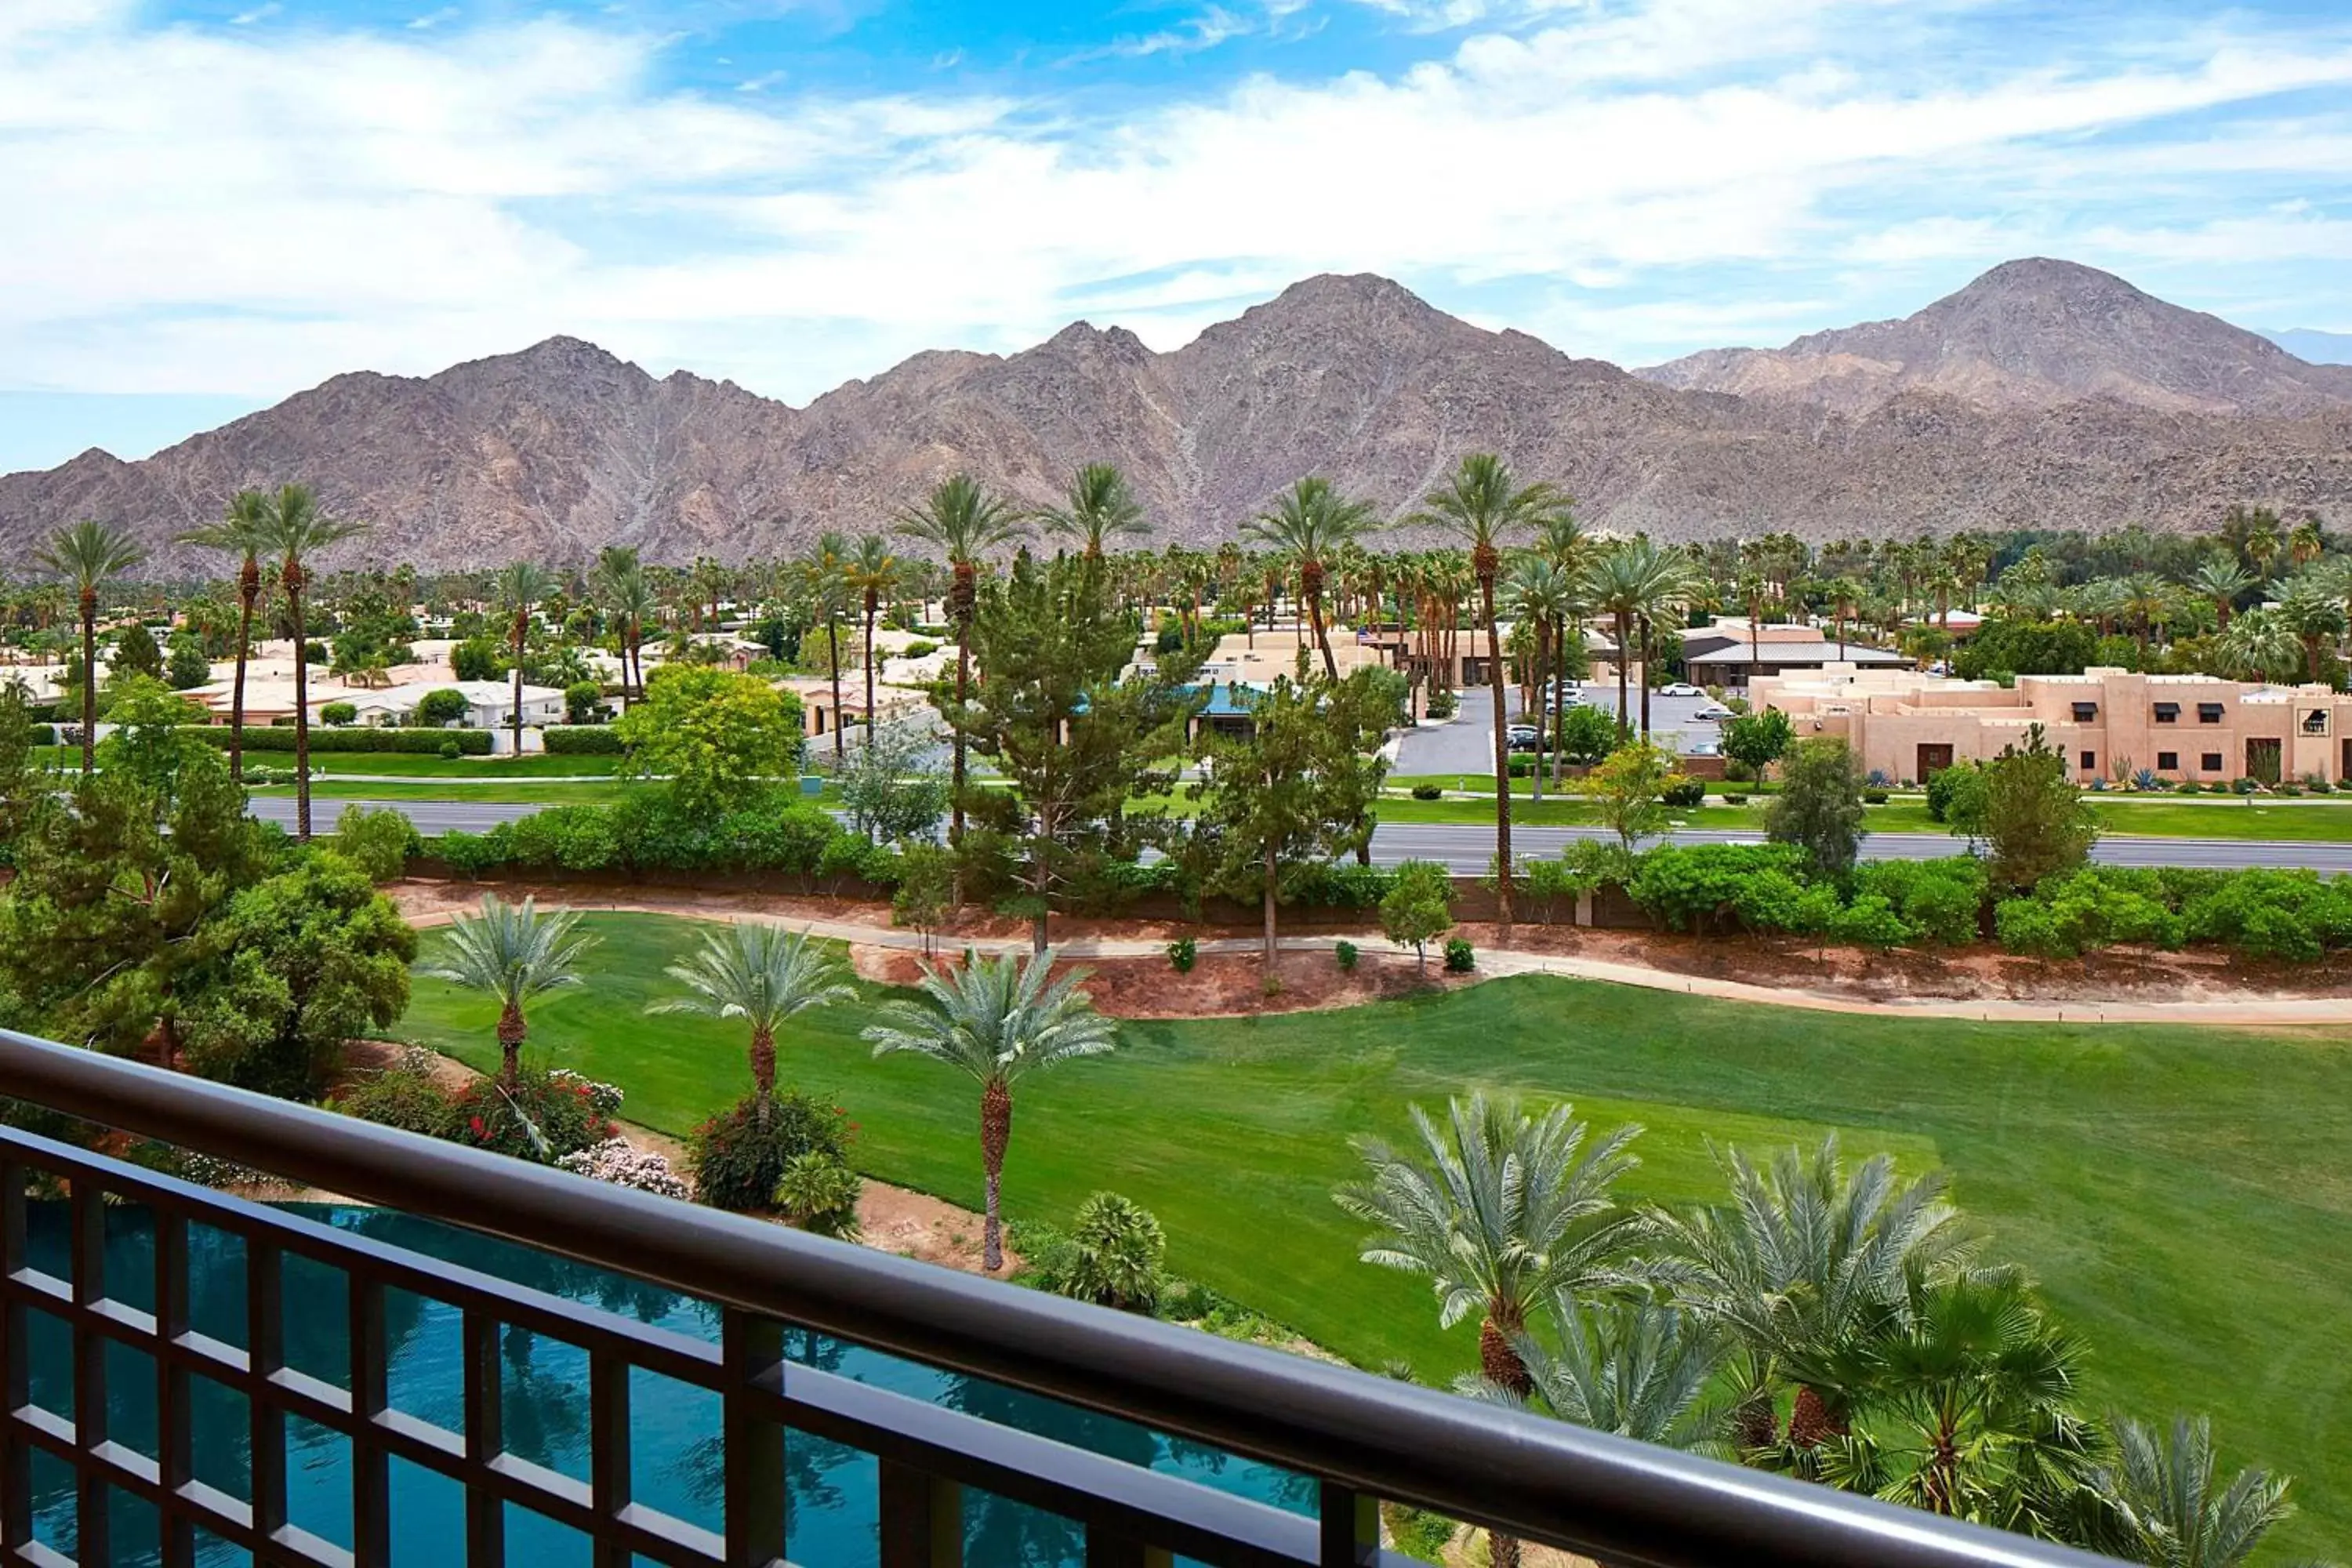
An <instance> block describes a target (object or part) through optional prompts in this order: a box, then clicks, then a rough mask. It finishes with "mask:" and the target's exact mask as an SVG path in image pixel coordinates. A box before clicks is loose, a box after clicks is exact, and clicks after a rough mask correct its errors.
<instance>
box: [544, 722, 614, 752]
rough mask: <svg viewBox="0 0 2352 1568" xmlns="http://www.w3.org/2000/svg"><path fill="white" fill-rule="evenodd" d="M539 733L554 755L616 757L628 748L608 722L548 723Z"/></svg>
mask: <svg viewBox="0 0 2352 1568" xmlns="http://www.w3.org/2000/svg"><path fill="white" fill-rule="evenodd" d="M539 735H540V740H541V742H543V743H544V744H545V746H546V748H547V750H548V752H550V753H551V754H552V755H556V756H573V757H588V756H594V757H617V756H619V755H621V754H622V753H623V752H626V751H627V750H628V749H629V748H628V747H627V746H626V745H625V744H623V743H622V741H621V737H620V735H619V734H618V733H617V732H616V731H614V728H613V727H612V726H611V725H610V724H550V725H548V726H547V727H546V728H545V729H543V730H541V731H540V732H539Z"/></svg>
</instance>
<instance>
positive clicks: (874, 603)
mask: <svg viewBox="0 0 2352 1568" xmlns="http://www.w3.org/2000/svg"><path fill="white" fill-rule="evenodd" d="M841 569H842V573H843V574H844V575H845V576H846V577H847V578H848V579H849V591H850V592H851V593H853V594H855V595H857V596H858V600H859V605H860V607H861V608H862V609H863V610H864V611H865V615H866V647H865V652H866V740H867V741H868V742H871V741H872V740H873V739H874V670H875V667H876V666H877V664H878V663H879V662H880V661H879V660H877V658H875V657H874V621H875V617H876V616H877V615H878V614H879V613H880V611H881V607H882V600H883V597H884V595H889V594H895V593H897V592H898V587H899V584H900V583H901V582H902V581H903V580H904V579H905V577H906V574H907V563H905V562H904V561H901V560H900V559H899V558H898V556H897V555H896V554H894V553H892V552H891V549H890V542H889V541H888V540H887V539H885V538H883V537H882V535H880V534H878V533H869V534H866V535H865V536H863V537H862V538H860V539H859V540H858V542H857V548H856V551H854V552H852V553H851V554H850V556H849V559H848V560H846V561H845V562H843V563H842V568H841Z"/></svg>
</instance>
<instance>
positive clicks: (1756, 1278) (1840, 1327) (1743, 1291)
mask: <svg viewBox="0 0 2352 1568" xmlns="http://www.w3.org/2000/svg"><path fill="white" fill-rule="evenodd" d="M1717 1164H1718V1165H1720V1166H1721V1167H1722V1169H1723V1173H1724V1175H1725V1177H1726V1179H1727V1182H1728V1184H1729V1186H1730V1190H1731V1202H1730V1204H1729V1205H1727V1206H1725V1207H1723V1208H1702V1209H1696V1210H1690V1211H1683V1212H1677V1211H1671V1210H1666V1209H1654V1210H1653V1211H1652V1212H1651V1214H1650V1215H1649V1224H1650V1225H1651V1226H1652V1229H1653V1233H1654V1237H1655V1238H1656V1240H1657V1242H1658V1243H1659V1244H1660V1246H1661V1248H1662V1250H1663V1252H1664V1254H1665V1258H1666V1261H1664V1263H1662V1264H1661V1265H1660V1266H1659V1267H1660V1273H1661V1274H1662V1276H1663V1277H1664V1279H1666V1280H1667V1281H1668V1282H1669V1283H1671V1284H1672V1286H1673V1287H1674V1289H1675V1296H1676V1297H1677V1299H1678V1300H1682V1301H1684V1302H1685V1304H1687V1305H1689V1306H1690V1307H1692V1308H1693V1309H1694V1310H1696V1311H1698V1312H1700V1313H1702V1314H1703V1315H1705V1316H1706V1317H1707V1318H1709V1319H1711V1320H1712V1321H1715V1322H1716V1323H1717V1324H1718V1325H1720V1326H1721V1327H1722V1328H1723V1329H1724V1331H1726V1332H1727V1333H1729V1334H1730V1335H1731V1336H1732V1337H1733V1338H1734V1339H1735V1340H1736V1341H1738V1342H1739V1343H1740V1344H1741V1345H1742V1346H1743V1347H1744V1348H1745V1349H1746V1350H1747V1351H1748V1357H1749V1364H1750V1368H1751V1370H1752V1371H1753V1373H1754V1374H1755V1378H1756V1383H1755V1385H1754V1386H1751V1387H1749V1388H1748V1389H1746V1390H1743V1391H1742V1392H1743V1395H1744V1397H1743V1401H1742V1404H1741V1407H1740V1412H1739V1417H1738V1419H1739V1426H1740V1429H1739V1433H1738V1437H1739V1444H1740V1447H1743V1448H1748V1449H1759V1448H1764V1447H1769V1446H1771V1444H1772V1443H1773V1442H1774V1440H1775V1436H1776V1434H1775V1429H1774V1416H1773V1409H1772V1404H1771V1389H1770V1387H1769V1384H1770V1382H1771V1381H1772V1380H1774V1379H1776V1378H1778V1377H1780V1376H1782V1375H1784V1374H1786V1373H1788V1371H1789V1369H1790V1365H1791V1363H1799V1362H1801V1361H1802V1360H1803V1359H1804V1358H1807V1357H1811V1356H1816V1355H1818V1354H1819V1353H1820V1352H1821V1351H1822V1347H1825V1346H1838V1345H1843V1344H1844V1343H1845V1342H1847V1341H1848V1340H1849V1339H1850V1338H1851V1337H1852V1336H1853V1334H1854V1333H1855V1332H1857V1331H1858V1330H1859V1329H1860V1328H1861V1326H1862V1325H1863V1324H1864V1323H1865V1322H1866V1321H1868V1320H1869V1318H1870V1316H1871V1314H1872V1313H1874V1312H1875V1311H1877V1310H1880V1309H1882V1308H1884V1307H1885V1305H1886V1304H1887V1303H1888V1302H1890V1301H1892V1300H1895V1298H1896V1297H1897V1296H1898V1295H1899V1293H1900V1292H1901V1290H1902V1289H1903V1288H1904V1280H1905V1279H1906V1275H1908V1274H1914V1273H1916V1274H1917V1275H1918V1276H1920V1277H1921V1278H1923V1279H1929V1280H1935V1279H1947V1278H1951V1277H1954V1276H1957V1275H1958V1274H1959V1273H1961V1272H1964V1271H1965V1270H1966V1269H1967V1268H1968V1267H1969V1262H1970V1260H1971V1258H1973V1256H1974V1252H1975V1248H1976V1246H1977V1238H1976V1237H1975V1236H1974V1235H1973V1234H1972V1233H1970V1232H1969V1230H1968V1229H1967V1228H1966V1227H1965V1226H1963V1225H1962V1224H1961V1221H1960V1218H1959V1215H1958V1212H1957V1211H1956V1210H1954V1209H1953V1208H1952V1207H1951V1206H1950V1205H1948V1204H1946V1203H1945V1202H1944V1201H1943V1194H1944V1186H1945V1178H1944V1176H1943V1174H1942V1173H1940V1172H1933V1173H1928V1174H1927V1175H1923V1176H1920V1177H1918V1178H1916V1179H1915V1180H1913V1181H1911V1182H1909V1183H1907V1184H1906V1183H1902V1182H1899V1181H1898V1180H1897V1179H1896V1177H1895V1163H1894V1161H1893V1160H1892V1159H1890V1158H1889V1157H1888V1156H1886V1155H1884V1154H1881V1155H1877V1156H1875V1157H1874V1158H1872V1159H1870V1160H1867V1161H1865V1162H1864V1163H1862V1164H1861V1165H1859V1166H1857V1167H1855V1168H1853V1170H1851V1171H1850V1170H1848V1169H1847V1168H1846V1165H1845V1163H1844V1161H1843V1159H1842V1158H1841V1157H1840V1155H1839V1152H1838V1142H1837V1139H1836V1138H1835V1137H1833V1136H1832V1137H1831V1138H1829V1139H1826V1140H1824V1141H1823V1142H1822V1144H1821V1146H1820V1147H1819V1148H1818V1149H1816V1150H1814V1151H1812V1152H1811V1153H1810V1154H1809V1153H1807V1152H1804V1151H1802V1150H1800V1149H1797V1148H1794V1147H1790V1148H1787V1149H1783V1150H1781V1151H1780V1152H1779V1153H1778V1154H1776V1155H1775V1156H1774V1157H1773V1159H1772V1162H1771V1164H1770V1165H1769V1167H1766V1168H1762V1169H1759V1167H1757V1166H1756V1165H1755V1164H1753V1163H1750V1162H1749V1161H1748V1159H1747V1157H1746V1156H1745V1155H1743V1154H1741V1153H1740V1152H1739V1151H1738V1150H1737V1149H1734V1150H1731V1151H1729V1152H1727V1153H1726V1152H1718V1153H1717ZM1838 1397H1839V1395H1838V1393H1837V1391H1836V1390H1835V1389H1834V1388H1828V1389H1824V1388H1820V1387H1815V1386H1813V1385H1812V1384H1807V1383H1805V1382H1803V1381H1802V1379H1801V1378H1800V1379H1799V1380H1798V1388H1797V1394H1796V1403H1795V1407H1794V1409H1793V1411H1792V1412H1791V1414H1790V1417H1789V1429H1788V1442H1789V1443H1790V1445H1792V1446H1793V1447H1797V1448H1801V1449H1804V1448H1811V1447H1817V1446H1819V1445H1820V1444H1821V1443H1822V1442H1823V1441H1824V1440H1826V1439H1827V1438H1829V1437H1831V1436H1835V1435H1836V1434H1838V1433H1839V1432H1841V1431H1842V1430H1843V1429H1844V1426H1845V1425H1846V1415H1845V1413H1844V1412H1843V1410H1842V1409H1841V1408H1839V1405H1838Z"/></svg>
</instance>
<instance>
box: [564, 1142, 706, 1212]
mask: <svg viewBox="0 0 2352 1568" xmlns="http://www.w3.org/2000/svg"><path fill="white" fill-rule="evenodd" d="M555 1164H556V1168H557V1169H559V1170H564V1171H569V1172H571V1173H572V1174H573V1175H575V1176H587V1177H589V1178H591V1179H592V1180H594V1181H599V1182H610V1183H612V1184H614V1186H616V1187H635V1189H636V1190H637V1191H639V1192H641V1193H652V1194H655V1195H656V1197H665V1198H684V1197H687V1196H688V1195H689V1194H688V1190H687V1185H686V1178H685V1177H683V1176H681V1175H679V1174H678V1173H677V1172H676V1171H673V1170H671V1169H670V1164H669V1159H668V1157H667V1155H662V1154H656V1153H654V1152H651V1151H650V1150H645V1149H639V1148H636V1147H635V1146H634V1145H633V1144H631V1143H630V1142H629V1141H628V1140H627V1139H625V1138H607V1139H606V1140H604V1142H602V1143H599V1144H597V1145H595V1146H594V1147H593V1148H589V1149H579V1150H574V1151H573V1152H571V1153H569V1154H566V1155H564V1156H563V1157H562V1159H560V1160H558V1161H556V1162H555Z"/></svg>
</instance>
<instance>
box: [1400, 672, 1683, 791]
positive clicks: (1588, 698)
mask: <svg viewBox="0 0 2352 1568" xmlns="http://www.w3.org/2000/svg"><path fill="white" fill-rule="evenodd" d="M1504 695H1505V696H1506V698H1507V700H1508V701H1509V703H1510V710H1511V716H1512V719H1513V720H1514V721H1519V720H1520V719H1522V718H1523V717H1524V716H1523V715H1522V714H1521V713H1520V711H1519V693H1518V689H1517V687H1509V688H1507V689H1505V693H1504ZM1631 695H1632V697H1633V716H1634V722H1635V723H1636V724H1638V723H1640V722H1641V713H1642V697H1641V693H1639V692H1638V691H1637V692H1633V693H1631ZM1569 697H1570V702H1571V704H1573V703H1574V702H1577V701H1581V702H1583V703H1584V704H1586V705H1587V706H1589V707H1593V708H1598V709H1599V710H1601V711H1602V712H1603V713H1607V714H1610V715H1611V716H1612V717H1613V716H1614V715H1615V714H1616V711H1617V686H1616V683H1615V682H1614V681H1611V682H1608V683H1606V684H1605V685H1604V684H1603V683H1602V682H1601V681H1598V680H1595V681H1589V682H1587V683H1586V684H1585V686H1584V688H1583V689H1582V690H1580V691H1571V692H1570V693H1569ZM1493 705H1494V699H1493V697H1492V696H1491V695H1490V694H1489V693H1488V692H1487V690H1486V688H1484V687H1473V688H1471V689H1468V690H1465V691H1464V692H1463V693H1462V710H1461V712H1460V714H1459V715H1458V716H1457V717H1456V718H1455V719H1454V721H1453V722H1452V723H1450V724H1443V725H1437V726H1433V727H1432V728H1429V729H1424V730H1416V731H1412V733H1411V734H1408V735H1406V736H1405V737H1404V739H1403V741H1402V742H1401V743H1400V744H1399V746H1398V749H1397V762H1396V766H1395V768H1394V770H1393V771H1394V772H1396V773H1401V774H1410V775H1414V776H1418V775H1421V774H1423V773H1492V772H1493V771H1494V767H1495V752H1494V744H1495V742H1494V741H1493V740H1492V739H1491V734H1492V731H1489V729H1488V728H1487V714H1488V713H1489V712H1491V711H1492V710H1493ZM1714 706H1716V703H1715V700H1714V699H1713V698H1711V697H1707V696H1706V695H1705V694H1701V695H1699V696H1697V697H1668V696H1665V695H1664V694H1663V693H1661V692H1656V691H1653V692H1652V693H1650V729H1651V731H1652V734H1653V736H1654V738H1655V739H1656V741H1657V742H1658V744H1660V745H1662V746H1665V747H1667V748H1669V749H1671V750H1674V751H1678V752H1691V751H1693V750H1695V749H1699V750H1702V751H1704V752H1712V751H1714V750H1715V749H1716V748H1717V747H1718V746H1719V745H1720V744H1721V743H1722V738H1723V732H1722V731H1721V729H1720V728H1719V727H1718V726H1717V725H1716V724H1712V723H1707V722H1705V721H1700V720H1698V719H1695V718H1693V717H1692V715H1693V714H1695V713H1696V712H1697V711H1698V710H1700V709H1702V708H1711V707H1714Z"/></svg>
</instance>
